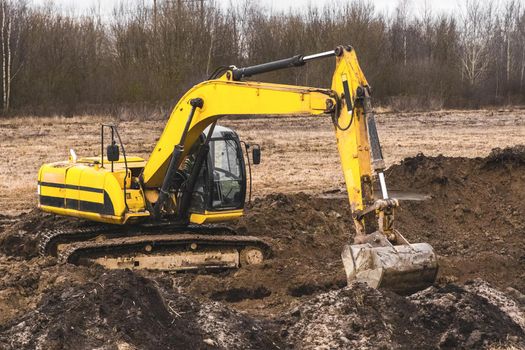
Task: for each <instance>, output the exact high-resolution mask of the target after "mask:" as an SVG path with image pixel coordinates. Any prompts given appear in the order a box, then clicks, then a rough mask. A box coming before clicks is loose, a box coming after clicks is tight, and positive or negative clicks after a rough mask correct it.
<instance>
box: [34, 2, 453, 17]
mask: <svg viewBox="0 0 525 350" xmlns="http://www.w3.org/2000/svg"><path fill="white" fill-rule="evenodd" d="M122 1H124V2H131V3H137V2H139V3H140V2H144V3H146V4H148V3H152V2H153V0H29V3H31V4H35V5H43V4H46V3H49V2H51V3H54V4H55V5H58V6H59V7H60V8H62V9H63V10H64V11H65V12H69V13H71V12H74V13H76V14H82V13H85V12H86V11H88V10H89V9H92V8H98V7H99V6H100V10H101V13H102V14H103V15H109V14H111V10H112V9H113V7H114V6H115V5H116V4H118V3H120V2H122ZM243 1H244V0H216V2H217V3H218V4H221V5H224V6H228V4H230V3H234V4H235V3H240V2H243ZM254 1H258V2H259V3H260V4H261V5H263V6H265V7H268V8H269V9H272V10H276V11H279V10H288V9H289V8H294V9H298V8H301V7H305V6H307V5H308V4H314V5H319V6H322V5H323V4H326V3H328V2H332V1H343V2H344V1H345V0H292V1H290V0H254ZM348 1H349V0H348ZM398 2H399V0H372V3H374V5H375V6H376V9H377V10H378V11H380V12H384V11H386V12H390V11H392V10H393V9H394V8H395V7H396V5H397V4H398ZM461 2H462V0H409V3H410V4H411V7H412V9H413V12H414V13H415V14H417V13H418V12H419V10H420V9H421V8H422V7H423V6H424V4H425V3H428V4H430V7H431V8H432V10H433V12H452V11H455V10H457V9H458V7H459V4H460V3H461Z"/></svg>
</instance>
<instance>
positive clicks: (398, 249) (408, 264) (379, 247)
mask: <svg viewBox="0 0 525 350" xmlns="http://www.w3.org/2000/svg"><path fill="white" fill-rule="evenodd" d="M372 235H379V233H377V232H376V233H374V234H372ZM378 241H379V242H380V243H379V244H374V243H365V244H353V245H346V246H345V247H344V248H343V252H342V254H341V257H342V259H343V265H344V268H345V271H346V277H347V281H348V284H351V283H352V282H354V281H356V282H364V283H367V284H368V285H369V286H371V287H373V288H385V289H389V290H392V291H394V292H396V293H398V294H411V293H414V292H416V291H419V290H422V289H425V288H427V287H429V286H431V285H432V284H433V283H434V281H435V279H436V275H437V271H438V265H437V257H436V254H435V253H434V250H433V249H432V246H430V244H428V243H415V244H410V243H408V242H407V241H406V240H405V242H406V243H404V244H400V245H392V244H391V243H390V242H389V241H388V240H386V239H381V240H378V239H376V240H375V242H378Z"/></svg>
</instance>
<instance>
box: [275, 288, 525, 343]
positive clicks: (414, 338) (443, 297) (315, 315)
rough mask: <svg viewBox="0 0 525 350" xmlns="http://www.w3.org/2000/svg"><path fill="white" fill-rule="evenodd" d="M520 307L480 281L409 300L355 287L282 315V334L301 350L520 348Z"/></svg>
mask: <svg viewBox="0 0 525 350" xmlns="http://www.w3.org/2000/svg"><path fill="white" fill-rule="evenodd" d="M503 305H505V307H504V306H503ZM524 306H525V305H523V304H522V305H521V306H520V305H519V304H518V303H517V302H516V301H515V300H513V299H511V298H509V297H506V296H504V295H503V294H502V293H500V292H498V291H497V290H495V289H494V288H492V287H491V286H490V285H488V284H487V283H486V282H483V281H475V282H472V283H470V284H468V285H466V286H464V287H463V286H459V285H454V284H451V285H448V286H445V287H441V288H435V287H432V288H429V289H427V290H425V291H423V292H420V293H416V294H414V295H412V296H411V297H408V298H405V297H401V296H399V295H396V294H394V293H390V292H388V291H380V290H375V289H371V288H369V287H368V286H366V285H361V284H354V285H352V287H350V288H345V289H340V290H335V291H331V292H328V293H323V294H320V295H318V296H316V297H315V298H312V299H311V300H309V301H307V302H305V303H304V304H302V305H300V306H299V307H297V308H295V309H293V310H292V311H290V312H288V313H287V314H285V315H284V317H283V323H284V326H283V331H282V334H283V336H284V338H285V339H287V341H288V345H289V346H290V347H296V348H301V349H317V348H320V347H322V348H329V349H341V348H347V349H348V348H359V349H392V348H403V349H411V348H425V349H435V348H469V349H480V348H487V347H489V346H491V345H502V344H504V345H506V346H510V345H512V346H520V347H522V346H525V337H524V331H525V323H524V321H525V309H524Z"/></svg>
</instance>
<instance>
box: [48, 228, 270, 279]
mask: <svg viewBox="0 0 525 350" xmlns="http://www.w3.org/2000/svg"><path fill="white" fill-rule="evenodd" d="M39 250H40V253H41V254H43V255H53V256H56V257H57V258H58V260H59V261H60V262H62V263H72V264H80V265H85V264H93V263H98V264H100V265H103V266H105V267H108V268H137V269H158V270H191V269H209V268H233V267H238V266H239V265H242V264H249V263H253V262H254V261H258V262H260V261H262V260H263V259H264V258H266V257H267V256H268V255H269V253H270V249H269V246H268V245H267V244H266V243H265V242H264V241H262V240H261V239H259V238H257V237H253V236H241V235H236V233H235V231H233V230H231V229H229V228H226V227H222V226H184V227H182V226H180V225H170V224H160V225H148V226H139V227H133V228H130V227H113V226H108V225H103V226H102V225H101V226H96V227H92V228H81V229H76V230H51V231H46V232H44V233H42V235H41V240H40V245H39ZM247 254H248V255H247ZM254 254H255V255H254Z"/></svg>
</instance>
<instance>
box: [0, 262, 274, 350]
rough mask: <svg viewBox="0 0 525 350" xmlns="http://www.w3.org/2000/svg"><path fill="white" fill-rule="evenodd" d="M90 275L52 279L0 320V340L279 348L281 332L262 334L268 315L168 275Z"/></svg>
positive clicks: (43, 345)
mask: <svg viewBox="0 0 525 350" xmlns="http://www.w3.org/2000/svg"><path fill="white" fill-rule="evenodd" d="M91 277H92V279H90V280H89V281H85V283H75V281H71V280H69V281H67V282H66V283H55V286H54V288H52V289H49V290H48V291H47V292H46V293H45V294H44V295H43V297H42V298H41V300H40V301H39V302H38V305H37V307H36V308H35V309H34V310H31V311H29V312H27V313H25V314H23V315H21V316H20V317H18V318H16V319H15V320H12V321H11V322H8V323H7V324H6V325H4V326H2V327H1V328H0V348H2V349H8V348H11V349H94V348H97V349H114V348H118V349H199V348H201V349H207V348H222V349H272V348H279V345H280V339H279V338H278V337H277V336H275V335H274V339H272V338H270V337H269V336H268V335H267V334H271V332H270V330H271V327H268V326H267V325H266V323H268V322H265V321H259V320H255V319H252V318H249V317H247V316H244V315H242V314H240V313H239V312H236V311H233V310H231V309H228V308H226V307H224V306H222V305H220V304H219V303H213V302H207V303H198V302H196V301H195V300H194V299H193V298H191V297H188V296H184V295H181V294H180V293H177V292H176V291H174V290H173V288H172V287H171V283H170V281H166V280H163V279H162V278H157V279H154V280H152V279H148V278H145V277H142V276H140V275H139V274H136V273H133V272H131V271H103V270H102V269H97V271H96V272H95V274H94V275H93V276H91ZM66 279H67V277H66ZM41 282H42V281H41ZM76 282H78V281H76Z"/></svg>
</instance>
